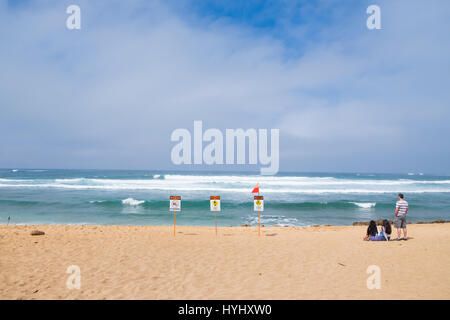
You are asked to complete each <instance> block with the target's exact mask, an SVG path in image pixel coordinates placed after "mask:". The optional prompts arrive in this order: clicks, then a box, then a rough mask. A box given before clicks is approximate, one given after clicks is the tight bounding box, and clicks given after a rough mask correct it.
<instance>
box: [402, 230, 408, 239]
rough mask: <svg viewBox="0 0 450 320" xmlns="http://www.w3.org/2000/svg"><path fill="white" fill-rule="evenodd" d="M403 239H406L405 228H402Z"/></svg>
mask: <svg viewBox="0 0 450 320" xmlns="http://www.w3.org/2000/svg"><path fill="white" fill-rule="evenodd" d="M403 238H404V239H405V240H406V239H408V237H407V233H406V228H403Z"/></svg>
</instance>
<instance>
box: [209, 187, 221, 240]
mask: <svg viewBox="0 0 450 320" xmlns="http://www.w3.org/2000/svg"><path fill="white" fill-rule="evenodd" d="M209 206H210V209H211V211H214V224H215V226H216V236H217V214H216V212H217V211H220V196H211V197H209Z"/></svg>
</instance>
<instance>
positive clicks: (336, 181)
mask: <svg viewBox="0 0 450 320" xmlns="http://www.w3.org/2000/svg"><path fill="white" fill-rule="evenodd" d="M156 176H159V175H155V176H154V177H156ZM257 182H259V183H260V188H261V192H263V193H266V194H267V193H278V194H279V193H285V194H290V193H295V194H326V193H337V194H351V193H356V194H364V193H365V194H383V193H398V192H403V193H438V192H450V180H413V179H395V180H386V179H385V180H369V179H341V178H333V177H292V176H289V177H286V176H283V177H267V176H238V175H224V176H220V175H216V176H208V175H165V176H164V179H156V178H155V179H92V178H69V179H36V180H29V179H28V180H19V179H0V188H8V187H10V188H61V189H75V190H89V189H96V190H161V191H192V192H197V191H199V192H203V191H204V192H207V191H208V192H209V191H215V192H224V193H226V192H229V193H234V192H236V193H249V192H250V191H251V189H252V188H253V187H254V186H255V185H256V183H257Z"/></svg>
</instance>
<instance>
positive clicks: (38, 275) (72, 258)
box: [0, 223, 450, 299]
mask: <svg viewBox="0 0 450 320" xmlns="http://www.w3.org/2000/svg"><path fill="white" fill-rule="evenodd" d="M36 229H38V230H42V231H44V232H45V235H41V236H32V235H31V234H30V233H31V231H32V230H36ZM365 230H366V227H364V226H348V227H334V226H320V227H308V228H300V227H299V228H294V227H264V228H262V234H261V236H260V237H258V236H257V229H256V228H255V227H221V228H219V231H218V236H216V234H215V231H214V228H213V227H186V226H179V227H177V233H176V236H175V237H174V236H173V228H172V227H153V226H139V227H135V226H77V225H73V226H49V225H40V226H5V225H3V226H0V283H1V285H0V298H1V299H450V277H449V270H450V224H448V223H447V224H423V225H410V226H409V236H410V239H409V240H408V241H398V242H389V243H387V242H365V241H362V237H363V235H364V233H365ZM394 231H395V230H394ZM394 237H395V236H394ZM71 265H76V266H78V267H79V268H80V272H81V278H80V279H81V288H80V289H71V290H70V289H68V288H67V285H66V282H67V279H68V277H69V276H70V275H69V274H68V273H66V271H67V268H68V267H69V266H71ZM370 265H377V266H379V267H380V270H381V289H372V290H369V289H368V288H367V284H366V280H367V278H368V277H369V276H370V275H369V274H367V273H366V270H367V268H368V266H370Z"/></svg>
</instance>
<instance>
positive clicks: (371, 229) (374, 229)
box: [367, 220, 378, 236]
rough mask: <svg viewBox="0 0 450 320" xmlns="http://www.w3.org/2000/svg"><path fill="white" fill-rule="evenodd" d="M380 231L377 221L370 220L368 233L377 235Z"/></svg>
mask: <svg viewBox="0 0 450 320" xmlns="http://www.w3.org/2000/svg"><path fill="white" fill-rule="evenodd" d="M377 233H378V229H377V224H376V223H375V221H373V220H370V223H369V226H368V227H367V235H369V236H376V235H377Z"/></svg>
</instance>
